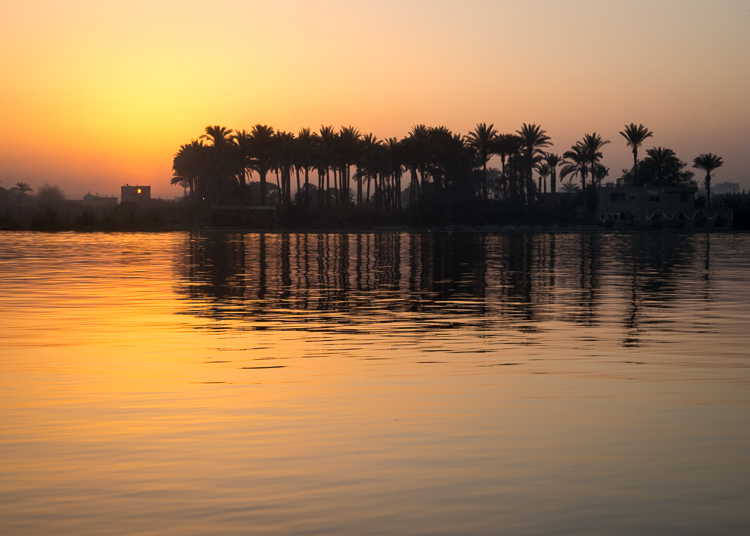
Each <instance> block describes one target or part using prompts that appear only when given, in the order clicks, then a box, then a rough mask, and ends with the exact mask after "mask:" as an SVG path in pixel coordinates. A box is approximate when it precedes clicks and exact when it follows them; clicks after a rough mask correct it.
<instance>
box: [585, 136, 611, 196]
mask: <svg viewBox="0 0 750 536" xmlns="http://www.w3.org/2000/svg"><path fill="white" fill-rule="evenodd" d="M579 143H580V144H581V146H582V147H583V149H584V151H585V154H586V159H587V160H588V164H589V168H590V169H591V181H592V184H593V182H594V180H595V179H596V178H597V174H596V170H597V169H598V167H599V166H601V164H600V163H599V160H601V158H602V153H601V148H602V147H603V146H605V145H607V144H608V143H609V140H603V139H602V137H601V136H600V135H599V134H597V133H596V132H594V133H593V134H585V135H584V136H583V141H581V142H579ZM599 186H601V184H599Z"/></svg>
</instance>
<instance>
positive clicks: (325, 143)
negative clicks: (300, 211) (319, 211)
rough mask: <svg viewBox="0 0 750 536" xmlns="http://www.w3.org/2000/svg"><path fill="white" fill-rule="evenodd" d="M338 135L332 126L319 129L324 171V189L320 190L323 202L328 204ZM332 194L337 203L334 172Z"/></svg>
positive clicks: (337, 155)
mask: <svg viewBox="0 0 750 536" xmlns="http://www.w3.org/2000/svg"><path fill="white" fill-rule="evenodd" d="M337 145H338V134H337V133H336V130H335V129H334V128H333V127H332V126H327V127H323V126H322V127H320V149H321V151H320V158H321V162H320V163H321V165H322V166H323V168H324V169H325V185H324V186H325V189H323V188H321V190H323V192H324V193H325V202H326V204H328V203H329V202H330V196H331V174H330V172H331V168H333V169H334V170H335V169H336V165H337V162H338V160H339V153H338V147H337ZM333 182H334V184H333V186H334V194H335V196H336V202H337V203H338V190H337V189H336V175H335V171H334V176H333Z"/></svg>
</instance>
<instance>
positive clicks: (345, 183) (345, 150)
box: [338, 126, 362, 205]
mask: <svg viewBox="0 0 750 536" xmlns="http://www.w3.org/2000/svg"><path fill="white" fill-rule="evenodd" d="M361 140H362V133H361V132H360V131H359V130H357V129H356V128H354V127H352V126H348V127H341V129H340V130H339V136H338V148H339V153H340V154H341V174H340V182H341V200H342V203H343V204H344V205H346V204H348V203H349V186H350V184H349V183H350V181H349V176H350V173H351V166H352V164H354V162H355V161H356V160H357V157H358V156H359V154H360V152H361V146H360V141H361ZM357 195H358V197H359V198H360V199H361V197H362V179H361V176H360V174H359V173H357Z"/></svg>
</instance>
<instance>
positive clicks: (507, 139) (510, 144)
mask: <svg viewBox="0 0 750 536" xmlns="http://www.w3.org/2000/svg"><path fill="white" fill-rule="evenodd" d="M520 150H521V138H519V137H518V136H516V135H515V134H499V135H498V136H497V140H496V141H495V150H494V153H495V154H496V155H498V156H499V157H500V162H501V164H502V168H501V169H502V183H503V199H505V200H506V201H507V200H508V173H507V170H506V168H505V161H506V159H507V158H509V157H511V156H513V155H515V154H518V152H519V151H520Z"/></svg>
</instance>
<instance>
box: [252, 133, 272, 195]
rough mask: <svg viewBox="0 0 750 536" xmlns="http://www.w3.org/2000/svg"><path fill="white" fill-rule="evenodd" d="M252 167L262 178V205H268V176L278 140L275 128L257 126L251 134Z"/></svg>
mask: <svg viewBox="0 0 750 536" xmlns="http://www.w3.org/2000/svg"><path fill="white" fill-rule="evenodd" d="M248 148H249V150H250V165H251V166H252V168H253V170H255V171H257V172H258V176H259V177H260V204H261V205H265V204H266V175H267V174H268V171H269V170H270V169H271V167H272V165H273V159H274V152H275V149H276V140H275V139H274V130H273V127H269V126H267V125H260V124H258V125H255V126H254V127H253V129H252V131H251V132H250V141H249V144H248Z"/></svg>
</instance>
